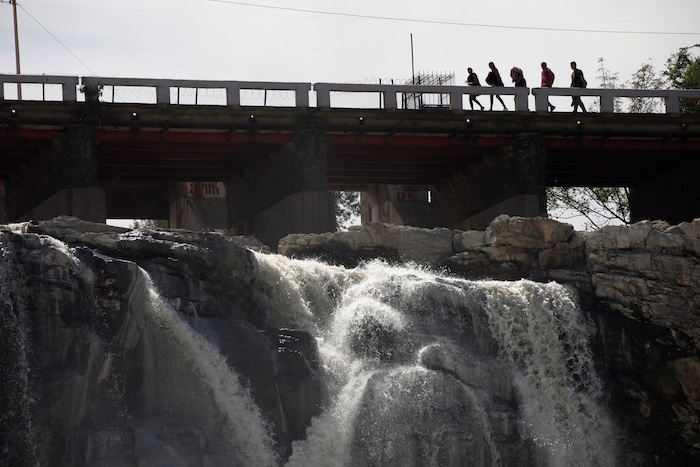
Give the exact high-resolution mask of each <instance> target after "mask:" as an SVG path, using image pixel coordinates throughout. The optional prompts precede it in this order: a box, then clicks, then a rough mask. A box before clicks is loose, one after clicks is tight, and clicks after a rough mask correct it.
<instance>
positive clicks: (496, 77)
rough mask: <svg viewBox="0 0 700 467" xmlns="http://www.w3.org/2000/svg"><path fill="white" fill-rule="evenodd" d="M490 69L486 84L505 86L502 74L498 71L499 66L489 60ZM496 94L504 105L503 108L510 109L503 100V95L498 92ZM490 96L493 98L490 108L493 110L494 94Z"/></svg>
mask: <svg viewBox="0 0 700 467" xmlns="http://www.w3.org/2000/svg"><path fill="white" fill-rule="evenodd" d="M489 69H490V70H491V71H489V74H488V75H487V76H486V84H488V85H490V86H500V87H503V80H502V79H501V74H500V73H499V72H498V68H496V65H494V64H493V62H489ZM495 96H496V98H497V99H498V100H499V101H500V103H501V105H502V106H503V110H508V108H507V107H506V104H505V103H504V102H503V99H501V96H499V95H498V94H496V95H495ZM489 97H490V98H491V99H490V100H491V108H490V109H489V110H493V97H494V94H491V95H490V96H489Z"/></svg>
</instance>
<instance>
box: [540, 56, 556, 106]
mask: <svg viewBox="0 0 700 467" xmlns="http://www.w3.org/2000/svg"><path fill="white" fill-rule="evenodd" d="M553 84H554V72H553V71H552V70H550V69H549V68H548V67H547V62H542V84H541V86H542V87H543V88H551V87H552V85H553ZM554 109H555V107H554V106H553V105H552V103H551V102H549V97H547V110H549V111H550V112H554Z"/></svg>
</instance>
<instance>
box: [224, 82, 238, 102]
mask: <svg viewBox="0 0 700 467" xmlns="http://www.w3.org/2000/svg"><path fill="white" fill-rule="evenodd" d="M226 105H227V106H229V107H240V106H241V88H240V86H236V85H232V84H230V85H227V86H226Z"/></svg>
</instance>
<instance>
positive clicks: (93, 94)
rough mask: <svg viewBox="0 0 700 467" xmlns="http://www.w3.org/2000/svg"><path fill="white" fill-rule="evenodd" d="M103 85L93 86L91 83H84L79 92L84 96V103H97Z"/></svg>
mask: <svg viewBox="0 0 700 467" xmlns="http://www.w3.org/2000/svg"><path fill="white" fill-rule="evenodd" d="M103 89H104V85H102V84H95V83H93V82H91V81H84V82H83V85H82V86H80V92H82V93H83V94H85V102H97V101H99V100H100V97H102V91H103Z"/></svg>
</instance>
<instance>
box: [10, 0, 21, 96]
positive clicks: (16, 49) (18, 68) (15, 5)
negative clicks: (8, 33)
mask: <svg viewBox="0 0 700 467" xmlns="http://www.w3.org/2000/svg"><path fill="white" fill-rule="evenodd" d="M12 12H13V14H14V19H15V63H16V65H17V75H20V74H22V71H21V70H20V67H19V31H18V30H17V0H12ZM17 100H19V101H21V100H22V83H20V82H19V81H17Z"/></svg>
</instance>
